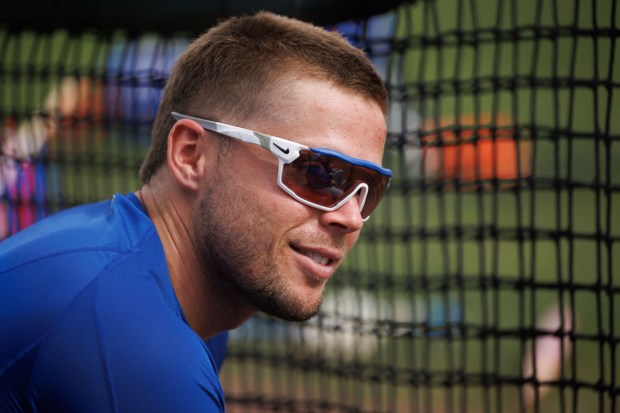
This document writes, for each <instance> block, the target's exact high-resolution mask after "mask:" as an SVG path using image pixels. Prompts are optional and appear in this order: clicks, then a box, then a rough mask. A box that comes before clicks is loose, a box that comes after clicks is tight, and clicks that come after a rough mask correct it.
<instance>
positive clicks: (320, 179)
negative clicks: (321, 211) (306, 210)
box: [282, 150, 389, 219]
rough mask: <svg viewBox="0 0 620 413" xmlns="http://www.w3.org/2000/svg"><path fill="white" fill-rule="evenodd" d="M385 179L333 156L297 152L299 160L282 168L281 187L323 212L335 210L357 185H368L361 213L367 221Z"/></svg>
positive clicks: (386, 178)
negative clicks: (319, 207) (282, 185)
mask: <svg viewBox="0 0 620 413" xmlns="http://www.w3.org/2000/svg"><path fill="white" fill-rule="evenodd" d="M388 181H389V178H388V177H386V176H383V175H381V174H380V173H378V172H376V171H373V170H372V169H368V168H365V167H362V166H357V165H353V164H352V163H350V162H347V161H344V160H342V159H338V158H336V157H333V156H329V155H324V154H318V153H315V152H312V151H310V150H301V151H300V152H299V158H297V159H295V160H294V161H293V162H291V163H289V164H285V165H284V167H283V171H282V183H283V184H284V185H286V186H287V187H288V188H289V189H290V190H291V191H293V192H294V193H295V194H297V195H298V196H299V197H301V198H303V199H305V200H307V201H310V202H312V203H314V204H318V205H321V206H324V207H327V208H331V207H334V206H336V205H337V204H338V203H339V202H340V201H342V200H343V199H344V198H346V197H347V196H348V195H349V194H350V193H351V192H352V191H354V190H355V188H357V187H358V185H359V184H360V183H366V184H367V185H368V188H369V190H368V195H367V197H366V203H365V204H364V208H363V210H362V217H363V218H364V219H365V218H367V217H368V216H369V215H370V213H371V212H372V211H373V210H374V209H375V208H376V206H377V204H378V203H379V201H380V200H381V197H382V196H383V193H384V192H385V188H386V187H387V183H388Z"/></svg>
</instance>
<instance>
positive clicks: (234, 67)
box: [0, 13, 391, 412]
mask: <svg viewBox="0 0 620 413" xmlns="http://www.w3.org/2000/svg"><path fill="white" fill-rule="evenodd" d="M386 96H387V94H386V91H385V88H384V86H383V83H382V81H381V78H380V77H379V75H378V74H377V73H376V71H375V70H374V69H373V67H372V65H371V64H370V63H369V62H368V61H367V60H366V59H365V57H364V56H363V53H362V52H360V51H359V50H357V49H355V48H354V47H352V46H350V45H349V44H348V43H347V42H346V41H345V40H343V39H342V38H341V37H339V36H338V35H336V34H334V33H329V32H326V31H324V30H323V29H320V28H318V27H315V26H312V25H309V24H306V23H302V22H299V21H296V20H292V19H288V18H284V17H280V16H276V15H273V14H269V13H259V14H257V15H256V16H251V17H242V18H233V19H230V20H228V21H226V22H224V23H221V24H220V25H218V26H216V27H215V28H213V29H211V30H210V31H208V32H207V33H206V34H205V35H203V36H201V37H200V38H198V39H197V40H196V41H195V42H194V43H193V44H192V45H190V46H189V48H188V50H187V51H186V52H184V53H183V54H182V55H181V57H180V58H179V60H178V62H177V63H176V65H175V66H174V68H173V70H172V72H171V74H170V77H169V79H168V83H167V85H166V89H165V91H164V95H163V98H162V102H161V105H160V107H159V112H158V116H157V119H156V121H155V124H154V128H153V135H152V144H151V148H150V151H149V153H148V155H147V158H146V160H145V162H144V164H143V166H142V169H141V171H140V176H141V179H142V181H143V186H142V188H141V189H140V190H139V191H138V192H136V193H135V194H129V195H126V196H124V195H119V194H117V195H115V196H114V198H113V199H112V200H110V201H107V202H102V203H98V204H93V205H87V206H81V207H77V208H74V209H72V210H67V211H64V212H61V213H58V214H56V215H55V216H52V217H50V218H48V219H45V220H43V221H41V222H40V223H38V224H35V225H34V226H32V227H30V228H28V229H26V230H24V231H22V232H21V233H18V234H16V235H15V236H14V237H12V238H9V239H8V240H7V241H5V242H4V243H3V244H0V410H1V411H3V412H4V411H7V412H22V411H37V412H59V411H62V412H109V411H113V412H132V411H136V412H155V411H157V412H190V411H192V412H193V411H198V410H200V411H206V412H213V411H223V410H224V396H223V392H222V389H221V386H220V383H219V378H218V374H217V370H218V367H219V365H220V364H221V360H222V347H223V345H222V334H223V332H225V331H226V330H229V329H232V328H235V327H237V326H239V325H240V324H242V323H243V322H244V321H245V320H247V319H248V318H249V317H251V316H252V315H253V314H254V313H255V312H256V311H264V312H266V313H268V314H271V315H273V316H277V317H280V318H283V319H285V320H292V321H294V320H306V319H308V318H310V317H312V316H313V315H315V314H316V313H317V311H318V310H319V307H320V304H321V298H322V296H323V293H324V289H325V285H326V283H327V281H328V279H329V278H330V277H331V276H332V275H333V274H334V272H335V270H336V268H337V267H338V266H339V265H340V263H341V262H342V260H343V259H344V257H345V256H346V254H347V253H348V251H349V250H350V249H351V248H352V247H353V245H354V244H355V242H356V241H357V238H358V236H359V233H360V230H361V228H362V225H363V221H364V219H367V218H368V216H369V215H370V213H371V212H372V211H373V209H374V208H375V207H376V205H377V203H378V202H379V200H380V199H381V197H382V196H383V193H384V191H385V190H386V189H387V186H388V182H389V178H390V176H391V172H390V171H389V170H387V169H384V168H382V167H380V166H379V164H380V162H381V158H382V155H383V146H384V143H385V135H386V125H385V120H384V115H385V111H386V107H387V102H386V100H387V97H386Z"/></svg>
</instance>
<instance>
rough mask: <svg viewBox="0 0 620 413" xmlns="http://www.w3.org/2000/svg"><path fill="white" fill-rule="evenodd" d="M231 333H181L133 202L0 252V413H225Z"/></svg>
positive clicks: (152, 236) (31, 234)
mask: <svg viewBox="0 0 620 413" xmlns="http://www.w3.org/2000/svg"><path fill="white" fill-rule="evenodd" d="M225 347H226V334H225V333H223V334H221V335H219V336H216V337H215V338H213V339H211V340H209V341H207V342H204V341H203V340H202V339H201V338H200V337H199V336H198V335H197V334H196V333H194V331H193V330H192V329H191V328H190V327H189V326H188V324H187V322H186V320H185V318H184V316H183V312H182V311H181V307H180V306H179V303H178V301H177V298H176V296H175V293H174V290H173V288H172V284H171V282H170V276H169V274H168V267H167V264H166V258H165V256H164V251H163V248H162V245H161V242H160V239H159V237H158V235H157V232H156V231H155V226H154V225H153V223H152V221H151V220H150V219H149V217H148V215H147V214H146V211H145V210H144V208H143V206H142V204H141V203H140V201H139V200H138V198H137V197H136V196H135V195H133V194H129V195H126V196H125V195H119V194H117V195H115V196H114V197H113V198H112V199H111V200H109V201H106V202H101V203H96V204H90V205H85V206H80V207H76V208H72V209H69V210H66V211H63V212H60V213H58V214H55V215H53V216H51V217H49V218H47V219H44V220H43V221H41V222H39V223H37V224H35V225H33V226H31V227H29V228H27V229H25V230H23V231H21V232H19V233H17V234H15V235H14V236H12V237H10V238H8V239H7V240H5V241H3V242H2V243H0V412H3V413H8V412H63V413H73V412H75V413H78V412H79V413H86V412H88V413H99V412H123V413H125V412H140V413H144V412H149V413H152V412H170V413H181V412H197V411H200V412H220V411H224V395H223V392H222V388H221V385H220V381H219V376H218V369H219V367H220V365H221V363H222V360H223V357H224V354H225Z"/></svg>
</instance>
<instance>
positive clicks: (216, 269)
mask: <svg viewBox="0 0 620 413" xmlns="http://www.w3.org/2000/svg"><path fill="white" fill-rule="evenodd" d="M386 107H387V94H386V91H385V87H384V85H383V82H382V80H381V78H380V76H379V75H378V74H377V72H376V71H375V69H374V68H373V67H372V65H371V63H370V62H369V61H368V60H367V59H366V58H365V57H364V55H363V53H362V52H361V51H359V50H357V49H355V48H354V47H352V46H351V45H349V44H348V43H347V42H346V40H344V39H343V38H342V37H340V36H339V35H337V34H335V33H330V32H327V31H325V30H323V29H321V28H318V27H315V26H312V25H309V24H307V23H302V22H299V21H296V20H292V19H288V18H285V17H280V16H275V15H272V14H269V13H259V14H258V15H256V16H254V17H242V18H234V19H231V20H228V21H226V22H224V23H222V24H220V25H218V26H217V27H215V28H214V29H212V30H210V31H209V32H207V33H206V34H205V35H204V36H202V37H200V38H199V39H198V40H196V41H195V42H194V43H193V44H192V45H191V46H190V47H189V48H188V50H187V51H186V52H185V53H184V54H183V55H182V56H181V57H180V58H179V60H178V62H177V64H176V65H175V67H174V68H173V70H172V73H171V75H170V78H169V82H168V84H167V86H166V89H165V92H164V96H163V100H162V103H161V106H160V109H159V113H158V117H157V120H156V122H155V126H154V131H153V143H152V148H151V151H150V152H149V155H148V158H147V160H146V161H145V163H144V165H143V168H142V170H141V177H142V180H143V182H144V183H145V185H147V186H152V185H151V182H155V183H156V182H158V181H159V179H158V178H159V174H160V173H164V172H165V173H168V172H166V171H169V174H170V176H173V177H174V178H173V180H172V181H171V182H174V185H175V186H176V187H178V188H182V191H180V193H182V194H183V195H181V197H183V198H184V199H183V200H181V202H180V203H184V202H185V203H187V204H189V207H188V208H186V210H188V211H190V212H187V213H186V214H187V215H191V217H189V219H188V220H187V222H185V226H186V227H187V228H189V230H188V231H189V232H190V237H191V245H192V248H193V249H194V252H195V255H196V256H197V257H199V260H200V261H201V264H200V265H201V266H202V272H203V273H204V274H205V276H206V277H207V278H208V283H210V284H211V285H216V287H215V291H216V292H217V294H221V295H222V296H223V297H227V298H230V299H231V300H234V301H235V302H236V303H241V304H240V305H242V306H243V305H245V306H246V307H247V308H251V309H254V310H256V309H257V310H261V311H264V312H266V313H269V314H271V315H274V316H277V317H280V318H284V319H288V320H304V319H307V318H310V317H311V316H313V315H314V314H316V312H317V311H318V310H319V307H320V304H321V300H322V296H323V292H324V288H325V285H326V283H327V280H328V279H329V278H330V277H331V276H332V275H333V274H334V272H335V270H336V268H337V267H338V266H339V265H340V263H341V262H342V260H343V259H344V257H345V256H346V254H347V253H348V252H349V250H350V249H351V248H352V247H353V245H354V244H355V242H356V241H357V239H358V237H359V232H360V229H361V228H362V224H363V219H362V218H363V216H362V201H361V199H362V197H360V195H361V194H362V192H361V190H360V191H359V192H358V189H356V188H359V186H357V184H355V185H354V186H353V187H352V189H353V192H350V194H353V196H350V197H347V198H346V199H345V198H343V199H344V200H343V202H341V203H340V204H338V208H333V209H327V210H326V209H321V208H317V207H313V206H312V205H310V204H308V203H304V202H301V201H299V199H295V196H293V195H294V194H293V195H292V194H291V193H290V192H289V193H287V191H286V190H282V189H284V188H282V187H281V186H279V185H280V184H281V183H282V182H281V179H280V177H279V172H280V171H281V170H282V169H281V168H282V164H281V162H282V160H281V159H280V161H279V160H278V157H277V155H276V154H274V153H273V152H271V151H270V146H269V145H254V144H249V143H247V142H243V141H241V140H238V139H234V138H231V137H227V136H224V135H222V134H219V133H216V132H213V129H210V130H209V128H206V129H205V128H204V127H203V126H201V123H200V122H198V121H196V119H192V118H191V117H198V118H203V119H205V118H206V119H207V120H209V121H217V122H220V123H226V124H229V125H233V126H236V127H241V128H244V129H248V130H253V131H256V132H259V133H258V134H257V136H262V137H263V139H264V136H265V135H271V136H275V137H279V138H283V139H286V140H288V141H294V142H296V143H298V144H300V145H302V146H304V147H307V148H310V149H312V148H324V149H319V152H322V153H324V154H327V157H328V158H329V157H331V156H332V154H338V153H339V154H340V155H337V156H340V158H339V159H340V160H341V161H342V162H341V163H340V164H339V163H338V162H339V161H334V164H337V165H347V164H350V163H351V162H353V163H354V164H356V165H361V166H364V165H365V166H369V165H371V167H373V168H375V171H381V170H382V168H380V167H378V166H376V164H380V163H381V158H382V156H383V146H384V144H385V134H386V126H385V112H386ZM172 112H177V113H182V114H184V115H189V116H190V117H184V118H183V117H180V118H179V119H180V120H178V121H176V122H175V120H174V118H173V117H172V115H171V113H172ZM203 124H206V123H203ZM250 135H252V132H250ZM278 142H280V143H282V142H284V141H278ZM254 143H256V142H254ZM298 146H299V145H298ZM265 149H267V150H265ZM271 149H273V148H271ZM292 152H293V151H291V153H290V154H291V155H292V154H293V153H292ZM283 153H286V154H289V153H288V149H283ZM274 155H276V156H274ZM349 161H351V162H349ZM279 162H280V163H279ZM322 162H324V160H320V161H318V163H319V164H321V163H322ZM372 164H374V165H372ZM164 165H166V166H167V168H166V169H164V168H162V166H164ZM302 166H303V165H302ZM306 166H308V165H306ZM343 168H345V167H343ZM328 169H330V167H328ZM289 172H290V169H289ZM336 172H338V176H335V173H336ZM340 172H342V176H344V177H346V176H351V175H350V173H349V172H348V171H345V170H344V169H342V171H336V169H335V168H331V169H330V170H329V173H331V174H332V176H333V179H338V180H340V183H339V184H332V183H330V184H329V188H328V189H335V190H339V189H342V188H349V189H351V186H350V185H349V186H348V187H347V186H346V185H348V184H346V183H345V182H343V181H342V178H341V176H340V174H339V173H340ZM292 173H293V174H294V172H292ZM311 173H314V172H310V171H309V166H308V172H307V173H306V172H304V171H301V172H299V173H297V176H298V177H299V178H300V179H302V180H304V181H305V184H307V187H308V189H311V190H317V191H319V190H320V188H317V187H316V184H315V183H314V182H310V180H311V179H316V178H317V177H318V176H317V175H314V176H309V175H310V174H311ZM370 175H373V174H372V173H371V174H370ZM355 179H357V178H355ZM361 179H362V180H365V178H361ZM329 182H332V181H329ZM385 184H387V182H384V185H385ZM293 185H294V184H293ZM338 185H341V186H338ZM373 185H374V184H373V183H368V185H367V186H366V188H368V187H371V186H373ZM311 187H312V188H311ZM293 192H294V191H293ZM165 194H166V190H165V189H164V191H162V195H165ZM299 194H301V195H300V196H302V197H304V196H305V194H304V193H301V192H298V193H297V195H299ZM315 195H316V194H315ZM331 196H333V195H331ZM336 196H338V195H336ZM314 199H317V198H314ZM213 290H214V288H211V291H213ZM205 299H206V298H205Z"/></svg>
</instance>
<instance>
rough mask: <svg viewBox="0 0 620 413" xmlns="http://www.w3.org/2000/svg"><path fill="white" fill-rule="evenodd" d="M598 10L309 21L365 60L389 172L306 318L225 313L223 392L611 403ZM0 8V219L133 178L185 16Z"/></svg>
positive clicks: (613, 17) (612, 85)
mask: <svg viewBox="0 0 620 413" xmlns="http://www.w3.org/2000/svg"><path fill="white" fill-rule="evenodd" d="M345 3H346V2H345ZM619 9H620V7H619V2H618V1H617V0H589V1H586V0H563V1H558V0H454V1H449V0H419V1H414V2H402V4H397V5H395V6H393V7H391V8H390V9H389V10H381V12H380V13H373V14H369V15H366V16H364V17H360V16H359V14H358V15H353V14H351V15H347V14H346V13H345V14H343V15H342V14H341V15H339V18H338V19H339V20H338V21H337V22H336V21H334V22H329V23H327V22H321V24H323V25H324V26H326V27H327V28H329V29H331V30H337V31H340V32H341V33H343V34H344V35H345V36H346V37H347V38H348V39H350V41H351V42H352V43H354V44H356V45H358V46H360V47H363V48H364V50H365V51H366V52H367V54H368V56H369V57H370V58H371V59H372V60H373V62H374V63H375V65H376V67H377V68H378V69H379V71H380V72H381V74H382V76H383V77H384V79H385V82H386V85H387V87H388V89H389V92H390V97H391V108H390V115H389V118H388V125H389V127H388V129H389V136H388V147H387V148H386V156H385V160H384V164H385V165H386V166H388V167H390V168H392V169H393V170H394V172H395V176H394V179H393V181H392V183H391V187H390V189H389V193H388V195H387V198H386V199H385V200H384V201H383V203H382V205H381V206H380V207H379V209H378V210H377V211H376V212H375V213H374V214H373V216H372V218H371V219H370V220H369V221H368V222H367V223H366V225H365V228H364V231H363V234H362V237H361V238H360V241H359V243H358V246H357V247H356V248H355V249H354V250H353V252H352V253H351V255H350V256H349V258H348V261H347V262H346V263H345V264H344V266H343V267H342V268H341V269H340V270H339V272H338V274H337V276H336V277H334V279H332V280H331V281H330V285H329V289H328V290H327V293H326V296H325V299H324V304H323V307H322V310H321V312H320V314H319V315H318V316H317V317H315V318H314V319H312V320H310V321H308V322H305V323H299V324H290V323H285V322H282V321H278V320H275V319H272V318H269V317H266V316H264V315H257V316H256V317H254V318H253V319H252V320H250V321H249V322H247V323H246V324H245V325H244V326H242V327H240V328H239V329H237V330H235V331H233V332H231V337H230V346H229V357H228V359H227V361H226V363H225V364H224V368H223V371H222V382H223V387H224V389H225V392H226V395H227V406H228V410H229V411H232V412H236V411H243V412H247V411H256V412H265V411H290V412H315V411H321V412H427V413H435V412H508V413H510V412H515V413H516V412H588V413H590V412H605V413H607V412H618V411H620V37H619V36H620V31H619V28H618V26H619V24H620V11H619ZM341 11H342V10H341ZM301 17H302V18H303V16H301ZM16 21H17V23H15V22H12V23H11V22H5V21H4V20H3V22H4V23H2V25H1V26H0V126H1V127H0V133H1V143H2V157H1V158H0V193H1V195H2V197H1V199H0V239H2V238H6V237H7V236H10V235H11V234H13V233H15V232H16V231H19V230H21V229H23V228H25V227H27V226H28V225H30V224H32V223H33V222H35V221H37V220H39V219H41V218H43V217H45V216H46V215H49V214H51V213H54V212H56V211H58V210H60V209H63V208H67V207H70V206H73V205H76V204H81V203H85V202H91V201H96V200H101V199H104V198H109V197H110V196H111V195H112V194H114V193H115V192H121V193H123V192H131V191H134V190H136V189H137V188H139V185H140V184H139V181H138V179H137V171H138V168H139V166H140V163H141V161H142V159H143V156H144V154H145V152H146V148H147V146H148V144H149V139H150V128H151V124H152V121H153V117H154V115H155V112H156V109H157V106H158V101H159V97H160V95H161V92H162V88H163V85H164V84H165V81H166V77H167V73H168V71H169V69H170V66H171V64H172V63H173V62H174V60H175V59H176V57H177V56H178V54H179V53H180V52H181V51H182V50H183V48H184V47H185V46H186V45H187V44H188V42H189V41H190V40H191V38H192V37H194V36H195V35H196V32H191V31H185V32H184V31H183V30H184V29H186V28H184V27H183V26H182V25H179V26H177V27H174V28H173V29H174V30H171V28H170V27H167V28H166V31H161V32H160V31H152V30H148V29H147V28H148V16H147V17H145V21H146V23H144V26H145V27H146V28H141V29H139V30H138V29H136V28H135V27H128V28H126V29H123V28H122V27H121V28H119V27H115V28H106V27H94V26H93V27H94V28H93V27H90V26H89V25H87V24H86V25H84V27H80V26H79V24H77V25H76V23H75V21H72V27H71V28H68V29H67V28H63V27H50V26H45V28H44V29H43V28H37V27H38V26H36V25H34V26H33V25H29V24H27V23H23V24H22V23H20V21H19V20H16ZM52 26H53V25H52ZM204 28H205V29H206V27H204Z"/></svg>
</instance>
